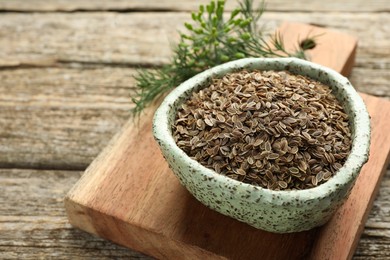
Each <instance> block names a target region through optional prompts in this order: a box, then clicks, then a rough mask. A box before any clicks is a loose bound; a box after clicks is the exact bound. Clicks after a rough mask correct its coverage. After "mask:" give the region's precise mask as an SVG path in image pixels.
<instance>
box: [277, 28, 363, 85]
mask: <svg viewBox="0 0 390 260" xmlns="http://www.w3.org/2000/svg"><path fill="white" fill-rule="evenodd" d="M297 32H299V33H297ZM277 33H278V34H280V35H283V36H282V37H283V39H284V41H285V42H286V44H285V47H286V49H287V50H290V51H293V50H296V49H298V46H299V44H300V42H299V41H302V40H303V39H306V37H313V38H314V39H315V38H318V39H320V40H321V42H320V43H318V44H316V46H315V47H314V48H313V49H310V50H307V51H306V55H307V57H308V59H309V60H313V61H314V60H315V61H316V63H318V64H321V65H324V66H326V67H329V68H331V69H334V70H335V71H339V72H340V74H342V75H344V76H345V77H348V76H349V75H350V74H351V71H352V67H353V65H354V62H355V54H356V48H357V39H356V38H355V37H353V36H351V35H348V34H345V33H341V32H338V31H335V30H329V29H325V28H321V27H317V26H311V25H308V24H303V23H291V22H286V23H283V24H282V25H281V26H280V27H279V29H278V32H277ZM290 39H294V40H290ZM295 39H297V40H295ZM335 39H337V41H335Z"/></svg>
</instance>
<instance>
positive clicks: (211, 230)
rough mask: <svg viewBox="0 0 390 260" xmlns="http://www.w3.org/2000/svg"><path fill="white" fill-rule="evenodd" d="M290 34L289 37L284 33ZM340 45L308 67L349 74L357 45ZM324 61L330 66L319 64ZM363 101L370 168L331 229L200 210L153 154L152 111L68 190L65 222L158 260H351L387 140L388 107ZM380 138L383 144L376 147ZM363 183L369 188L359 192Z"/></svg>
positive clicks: (317, 52) (316, 53)
mask: <svg viewBox="0 0 390 260" xmlns="http://www.w3.org/2000/svg"><path fill="white" fill-rule="evenodd" d="M280 30H281V31H282V32H283V33H284V32H288V33H285V37H286V38H285V39H286V41H288V42H295V41H296V38H299V37H301V35H300V33H303V34H307V33H308V32H309V31H314V32H315V33H318V32H321V33H326V34H329V35H330V34H333V36H328V37H329V38H328V41H330V40H331V38H335V37H336V36H337V38H339V40H340V41H341V38H342V37H343V35H338V34H337V33H333V32H331V31H326V30H324V31H322V30H321V29H319V28H315V27H312V28H308V27H307V26H305V25H301V24H291V25H289V24H286V25H282V27H281V29H280ZM293 30H296V32H297V33H296V35H294V34H291V33H290V31H293ZM345 39H346V40H345V43H346V44H345V45H342V44H341V45H340V46H337V47H338V48H339V49H340V52H341V54H340V53H339V54H337V52H335V51H334V50H333V48H335V46H334V45H333V44H327V45H326V46H327V48H328V49H326V48H325V50H324V49H322V48H321V47H319V48H314V49H313V50H312V52H311V53H310V54H311V55H312V56H313V58H314V60H316V61H317V59H318V61H319V62H321V63H324V62H328V63H325V65H327V66H330V67H332V68H334V69H336V70H338V71H343V72H344V73H348V72H349V71H348V70H349V69H350V68H351V67H352V64H351V63H353V57H354V55H355V48H356V40H355V39H353V38H349V37H346V38H345ZM343 48H344V49H343ZM324 53H325V54H327V53H329V56H330V57H333V58H330V59H328V58H327V57H326V58H325V59H323V54H324ZM344 54H346V55H345V56H343V55H344ZM336 58H338V59H336ZM364 98H365V102H366V104H367V106H368V107H369V111H370V115H371V116H372V121H373V129H374V132H373V134H372V135H373V139H372V141H373V142H372V151H373V153H374V155H372V156H371V159H370V163H372V164H373V165H371V166H370V163H368V164H367V167H364V169H363V170H362V174H361V175H362V176H361V177H360V179H361V178H363V181H361V183H362V184H359V183H360V182H359V180H358V183H357V185H356V186H355V189H354V191H353V193H352V195H351V196H350V198H349V199H348V200H347V202H346V204H344V207H343V208H342V209H340V210H339V211H338V212H337V214H336V215H335V217H334V218H333V219H332V220H331V222H330V223H331V225H326V226H324V227H322V228H317V229H314V230H310V231H307V232H300V233H294V234H283V235H281V234H272V233H269V232H265V231H262V230H256V229H254V228H252V227H249V226H248V225H246V224H243V223H241V222H238V221H236V220H233V219H231V218H228V217H225V216H222V215H221V214H218V213H216V212H214V211H212V210H210V209H208V208H206V207H205V206H203V205H202V204H201V203H199V202H198V201H197V200H196V199H195V198H193V197H192V196H191V195H190V194H189V193H188V192H187V191H186V189H185V188H184V187H183V186H182V185H180V183H179V182H178V180H177V178H176V177H175V176H174V175H173V174H172V173H171V171H170V169H169V168H168V165H167V163H166V162H165V160H164V158H163V157H162V155H161V154H160V152H159V149H158V147H157V145H156V143H155V141H154V139H153V137H152V134H151V118H152V114H153V111H154V109H153V108H150V109H149V110H148V113H147V114H145V116H144V117H143V118H142V120H140V121H139V124H138V125H135V124H134V122H132V121H129V122H128V123H127V124H126V125H125V126H124V128H123V129H122V131H121V132H120V133H118V134H117V135H116V137H115V138H114V139H113V140H112V141H111V142H110V144H109V145H108V146H107V147H106V148H105V150H104V151H103V152H102V153H101V154H100V155H99V157H98V158H96V159H95V160H94V161H93V163H92V164H91V165H90V166H89V167H88V169H87V170H86V172H85V174H84V175H83V177H82V178H81V179H80V181H79V182H78V183H77V184H76V185H75V186H74V187H73V188H72V190H71V191H70V192H69V194H68V195H67V197H66V199H65V205H66V209H67V214H68V217H69V220H70V222H71V223H72V225H74V226H76V227H78V228H80V229H83V230H85V231H87V232H90V233H93V234H96V235H98V236H101V237H104V238H107V239H109V240H112V241H114V242H116V243H119V244H121V245H125V246H127V247H129V248H133V249H136V250H138V251H141V252H144V253H146V254H148V255H152V256H154V257H157V258H159V259H176V258H180V259H187V258H188V259H201V258H208V259H210V258H212V259H286V258H289V259H302V258H304V257H307V256H309V255H310V254H311V256H310V258H313V259H334V258H337V257H341V258H342V259H344V258H350V257H351V254H352V252H354V250H355V247H356V243H357V241H358V239H359V237H360V234H361V232H362V226H361V225H356V222H357V223H365V220H366V217H367V214H368V213H367V212H369V209H370V208H371V204H372V201H373V198H374V196H375V194H376V192H375V190H376V189H375V188H376V187H377V184H378V183H379V180H380V179H381V174H382V173H383V172H384V170H385V168H386V165H387V157H388V155H389V153H390V135H389V136H387V135H386V133H385V132H383V131H380V130H381V129H386V128H389V127H390V122H388V121H387V120H385V118H387V117H388V116H390V102H387V101H384V100H380V99H377V98H374V97H371V96H367V95H365V96H364ZM378 108H381V109H382V111H379V110H378ZM378 122H380V123H378ZM382 135H386V138H387V139H388V140H387V139H386V140H385V143H386V145H384V146H383V147H380V145H381V140H379V139H380V137H381V136H382ZM386 141H389V142H386ZM381 148H382V149H383V150H382V151H383V152H382V153H381V156H379V155H378V151H380V149H381ZM375 151H376V153H375ZM382 170H383V171H382ZM370 171H372V176H370V175H369V173H370ZM365 178H367V180H366V179H365ZM367 181H368V182H370V185H366V189H363V188H362V187H361V186H362V185H364V182H367ZM359 198H360V199H359ZM351 211H355V212H353V216H354V217H355V218H356V222H353V221H350V220H349V218H350V217H351V215H350V212H351ZM227 227H228V228H227ZM237 234H241V236H244V237H245V239H241V238H240V237H241V236H238V235H237ZM328 240H330V241H332V243H331V242H328ZM221 241H223V242H221ZM270 241H272V242H271V243H270ZM298 241H299V242H298ZM267 242H268V243H267ZM313 242H314V243H315V244H314V248H313V249H312V246H313ZM232 245H234V246H232Z"/></svg>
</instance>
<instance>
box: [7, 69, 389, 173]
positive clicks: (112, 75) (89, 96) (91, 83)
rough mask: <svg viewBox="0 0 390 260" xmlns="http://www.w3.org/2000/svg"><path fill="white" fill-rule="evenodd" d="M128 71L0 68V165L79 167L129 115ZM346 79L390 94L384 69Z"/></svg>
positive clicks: (368, 90)
mask: <svg viewBox="0 0 390 260" xmlns="http://www.w3.org/2000/svg"><path fill="white" fill-rule="evenodd" d="M134 73H135V70H134V69H131V68H122V67H101V66H97V67H87V68H85V67H84V68H83V67H81V68H80V67H79V66H77V67H59V68H23V69H22V68H20V69H6V70H0V82H1V84H0V93H1V94H0V114H1V116H0V128H1V131H0V167H7V168H9V167H18V168H41V169H42V168H43V169H73V170H85V168H86V167H87V166H88V165H89V164H90V162H92V160H93V159H94V158H95V157H96V156H97V155H98V154H99V153H100V151H101V150H102V149H103V148H104V147H105V146H106V145H107V143H108V141H109V140H110V139H111V138H112V137H113V136H114V134H115V133H116V132H117V131H118V130H119V129H120V128H121V127H122V125H123V124H124V123H125V122H126V121H127V119H128V118H129V116H130V109H131V107H132V105H131V104H130V102H131V99H130V96H131V93H132V91H133V88H134V80H133V78H132V75H134ZM351 82H352V84H353V85H354V86H355V87H356V88H357V90H359V91H361V92H365V93H368V94H373V95H376V96H383V97H390V88H389V87H388V82H390V70H386V69H373V68H361V67H355V68H354V70H353V72H352V75H351ZM26 129H29V130H28V131H26Z"/></svg>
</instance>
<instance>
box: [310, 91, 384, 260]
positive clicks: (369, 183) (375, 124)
mask: <svg viewBox="0 0 390 260" xmlns="http://www.w3.org/2000/svg"><path fill="white" fill-rule="evenodd" d="M362 97H363V100H364V102H365V103H366V105H367V108H368V111H369V114H370V116H371V124H372V133H371V146H370V158H369V161H368V162H367V163H366V165H364V167H363V169H362V174H361V175H360V176H359V178H358V179H357V181H356V183H355V186H354V187H353V189H352V192H351V195H350V197H349V198H348V200H347V201H346V203H344V205H343V206H342V207H341V209H340V210H339V211H338V212H337V213H336V215H335V216H334V217H333V218H332V219H331V220H330V221H329V222H328V223H327V224H326V225H325V226H324V228H322V229H321V230H320V232H319V234H318V238H317V240H316V243H315V244H314V247H313V251H312V255H311V258H313V259H336V258H338V259H351V258H352V255H353V252H354V251H355V250H354V249H355V248H356V245H357V243H358V240H357V239H356V235H357V234H360V233H361V232H362V230H363V228H364V224H365V221H366V219H367V216H368V214H369V210H367V208H369V209H371V205H372V203H373V201H374V198H375V196H376V194H377V192H378V189H379V185H378V184H379V183H380V181H381V180H382V176H383V174H384V172H385V171H386V168H387V166H388V163H389V159H390V134H389V132H388V131H387V129H390V122H389V121H388V120H386V119H385V118H390V102H388V101H384V100H380V99H377V100H376V102H375V101H374V100H373V99H372V97H370V96H368V95H363V96H362ZM364 173H365V174H364ZM346 248H352V249H353V250H346Z"/></svg>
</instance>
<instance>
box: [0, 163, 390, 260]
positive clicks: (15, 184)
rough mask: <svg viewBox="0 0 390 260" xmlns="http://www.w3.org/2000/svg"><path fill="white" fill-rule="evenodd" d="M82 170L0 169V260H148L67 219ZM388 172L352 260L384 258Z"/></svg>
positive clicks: (389, 186) (389, 211) (388, 246)
mask: <svg viewBox="0 0 390 260" xmlns="http://www.w3.org/2000/svg"><path fill="white" fill-rule="evenodd" d="M81 175H82V172H81V171H46V170H21V169H0V187H2V194H7V195H6V196H5V197H4V196H0V208H1V212H0V258H2V259H32V260H35V259H39V258H46V259H47V258H56V259H69V258H70V257H72V258H83V259H86V258H93V259H113V258H115V259H124V258H126V259H145V260H146V259H151V258H150V257H147V256H144V255H142V254H139V253H137V252H134V251H132V250H129V249H127V248H124V247H121V246H118V245H115V244H114V243H112V242H109V241H107V240H103V239H101V238H98V237H96V236H93V235H90V234H88V233H86V232H83V231H80V230H78V229H74V228H73V227H71V226H70V224H69V223H68V220H67V218H66V214H65V210H64V206H63V197H64V196H65V194H66V193H67V192H68V191H69V189H70V188H71V187H72V186H73V185H74V184H75V183H76V182H77V181H78V179H79V178H80V176H81ZM389 196H390V171H387V172H386V175H385V176H384V179H383V181H382V184H381V186H380V192H379V196H378V197H377V199H376V200H375V201H374V205H373V209H372V210H371V213H370V215H369V217H368V221H367V223H366V228H365V230H364V232H363V235H362V238H361V240H360V243H359V245H358V248H357V250H356V253H355V256H354V257H353V259H355V260H363V259H364V260H365V259H368V258H376V259H384V258H386V257H388V256H389V252H390V251H389V250H390V240H389V239H388V237H389V234H388V227H389V226H390V218H389V215H390V202H389V200H388V197H389Z"/></svg>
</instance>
